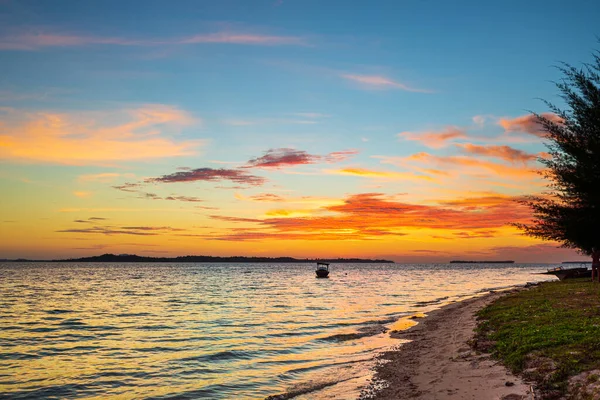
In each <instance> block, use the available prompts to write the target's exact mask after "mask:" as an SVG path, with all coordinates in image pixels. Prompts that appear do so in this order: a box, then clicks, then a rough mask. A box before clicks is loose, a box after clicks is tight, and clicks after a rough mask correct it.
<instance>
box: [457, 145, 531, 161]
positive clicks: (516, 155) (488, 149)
mask: <svg viewBox="0 0 600 400" xmlns="http://www.w3.org/2000/svg"><path fill="white" fill-rule="evenodd" d="M456 146H458V147H460V148H461V149H463V150H464V151H465V153H468V154H475V155H478V156H487V157H495V158H499V159H502V160H505V161H509V162H522V163H527V162H529V161H534V160H536V159H537V158H538V156H537V155H536V154H530V153H527V152H524V151H522V150H518V149H515V148H512V147H510V146H478V145H474V144H470V143H465V144H457V145H456Z"/></svg>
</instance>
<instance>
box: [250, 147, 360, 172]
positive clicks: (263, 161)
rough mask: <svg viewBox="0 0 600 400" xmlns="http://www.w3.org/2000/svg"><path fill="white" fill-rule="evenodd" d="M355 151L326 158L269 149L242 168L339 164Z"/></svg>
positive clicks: (286, 150) (355, 152)
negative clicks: (323, 163) (325, 163)
mask: <svg viewBox="0 0 600 400" xmlns="http://www.w3.org/2000/svg"><path fill="white" fill-rule="evenodd" d="M357 153H358V151H356V150H345V151H337V152H333V153H329V154H328V155H326V156H320V155H314V154H309V153H307V152H306V151H303V150H296V149H292V148H279V149H269V150H267V151H266V152H265V154H264V155H263V156H261V157H258V158H253V159H251V160H249V161H248V163H247V164H246V166H244V168H275V169H277V168H283V167H293V166H296V165H305V164H316V163H318V162H329V163H335V162H341V161H344V160H346V159H347V158H348V157H351V156H353V155H355V154H357Z"/></svg>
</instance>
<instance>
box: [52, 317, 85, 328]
mask: <svg viewBox="0 0 600 400" xmlns="http://www.w3.org/2000/svg"><path fill="white" fill-rule="evenodd" d="M58 325H60V326H63V327H83V326H87V324H86V323H85V322H82V321H81V320H80V319H75V318H74V319H65V320H62V321H61V322H60V323H59V324H58Z"/></svg>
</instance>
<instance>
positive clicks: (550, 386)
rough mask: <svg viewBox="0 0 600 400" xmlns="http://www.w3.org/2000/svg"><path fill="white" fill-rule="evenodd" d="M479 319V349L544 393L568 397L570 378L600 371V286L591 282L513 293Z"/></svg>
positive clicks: (550, 284) (569, 282) (545, 285)
mask: <svg viewBox="0 0 600 400" xmlns="http://www.w3.org/2000/svg"><path fill="white" fill-rule="evenodd" d="M478 317H479V326H478V329H477V336H476V339H475V347H476V348H479V349H484V350H487V351H491V352H492V354H493V355H494V356H495V357H497V358H499V359H501V360H502V361H503V362H504V364H505V365H506V366H507V367H509V368H510V369H511V370H512V371H513V372H515V373H522V374H523V375H524V376H525V377H526V378H527V379H531V380H534V381H536V382H537V385H538V387H539V388H540V389H541V390H542V391H544V392H547V393H555V394H556V395H559V394H561V395H562V394H565V393H566V392H567V388H568V379H569V377H571V376H573V375H576V374H578V373H580V372H583V371H589V370H593V369H599V368H600V284H598V283H592V282H590V281H589V279H587V280H586V279H573V280H566V281H562V282H546V283H543V284H540V285H538V286H535V287H533V288H531V289H529V290H526V291H521V292H517V293H513V294H509V295H507V296H505V297H503V298H501V299H499V300H497V301H496V302H494V303H492V304H491V305H489V306H488V307H486V308H484V309H483V310H481V311H480V312H479V313H478ZM590 379H597V378H594V376H592V377H590ZM549 397H552V396H549Z"/></svg>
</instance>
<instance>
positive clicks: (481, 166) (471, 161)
mask: <svg viewBox="0 0 600 400" xmlns="http://www.w3.org/2000/svg"><path fill="white" fill-rule="evenodd" d="M382 162H384V163H390V164H396V165H409V164H412V165H413V166H414V165H418V164H420V165H425V166H438V167H439V169H442V170H446V171H449V172H450V171H452V172H454V173H459V174H461V175H472V176H475V175H481V174H482V173H488V174H490V173H491V174H494V175H496V176H498V177H501V178H512V179H514V178H518V179H533V178H539V174H538V172H539V168H536V167H528V168H522V167H520V166H513V165H506V164H501V163H495V162H492V161H488V160H483V159H478V158H475V157H469V156H435V155H433V154H429V153H425V152H423V153H417V154H413V155H411V156H409V157H403V158H394V157H384V158H382Z"/></svg>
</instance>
